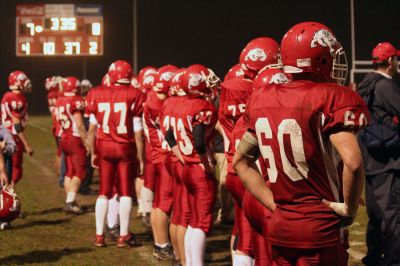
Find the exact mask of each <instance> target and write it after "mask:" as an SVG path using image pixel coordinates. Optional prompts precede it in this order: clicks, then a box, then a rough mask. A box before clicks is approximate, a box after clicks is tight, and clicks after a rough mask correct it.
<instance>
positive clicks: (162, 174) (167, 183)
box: [143, 92, 174, 214]
mask: <svg viewBox="0 0 400 266" xmlns="http://www.w3.org/2000/svg"><path fill="white" fill-rule="evenodd" d="M164 102H165V100H161V99H160V98H158V96H157V94H156V93H155V92H151V93H149V94H148V95H147V98H146V103H145V105H144V108H143V118H144V121H145V124H146V127H147V130H146V131H145V132H146V133H145V134H146V137H147V138H148V139H149V141H150V143H151V147H152V153H151V163H152V164H153V166H154V172H153V174H154V180H155V191H154V192H155V195H154V201H153V208H155V209H156V208H158V209H160V210H162V211H163V212H165V213H167V214H170V213H171V211H172V194H173V190H174V180H173V178H172V176H171V175H170V174H169V172H168V171H167V168H166V165H165V160H166V158H167V156H168V149H167V146H168V144H167V143H166V141H165V140H164V135H163V133H162V132H161V130H160V117H159V114H160V112H161V108H162V106H163V104H164Z"/></svg>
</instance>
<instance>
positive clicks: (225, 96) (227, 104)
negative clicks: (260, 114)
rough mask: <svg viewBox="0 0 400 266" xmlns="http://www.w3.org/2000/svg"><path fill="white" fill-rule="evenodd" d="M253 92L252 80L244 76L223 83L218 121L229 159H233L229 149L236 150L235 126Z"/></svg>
mask: <svg viewBox="0 0 400 266" xmlns="http://www.w3.org/2000/svg"><path fill="white" fill-rule="evenodd" d="M252 92H253V87H252V81H251V80H249V79H244V78H242V77H238V78H233V79H230V80H227V81H224V82H223V83H222V84H221V96H220V104H219V110H218V121H219V123H220V124H221V126H222V129H223V134H222V135H223V137H224V146H225V155H226V157H227V159H228V160H232V155H231V154H230V153H229V151H230V150H234V143H233V142H234V140H233V136H232V132H233V127H234V126H235V124H236V121H238V119H239V118H240V117H241V116H242V115H243V113H244V112H245V111H246V103H247V100H248V99H249V97H250V95H251V94H252ZM228 157H230V158H228Z"/></svg>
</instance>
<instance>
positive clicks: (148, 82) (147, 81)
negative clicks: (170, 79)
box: [140, 73, 156, 93]
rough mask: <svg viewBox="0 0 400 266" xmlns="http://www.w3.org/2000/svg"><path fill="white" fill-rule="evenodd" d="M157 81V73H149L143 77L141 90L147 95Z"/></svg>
mask: <svg viewBox="0 0 400 266" xmlns="http://www.w3.org/2000/svg"><path fill="white" fill-rule="evenodd" d="M155 80H156V73H149V74H147V75H145V76H143V78H142V80H141V82H140V89H141V90H142V91H143V92H144V93H146V92H149V91H151V90H153V86H154V81H155Z"/></svg>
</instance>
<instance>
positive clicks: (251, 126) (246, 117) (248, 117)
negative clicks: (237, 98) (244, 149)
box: [243, 91, 258, 136]
mask: <svg viewBox="0 0 400 266" xmlns="http://www.w3.org/2000/svg"><path fill="white" fill-rule="evenodd" d="M257 94H258V91H255V92H254V93H253V94H252V95H251V96H250V99H249V101H248V102H247V104H246V111H245V112H244V114H243V128H246V130H247V131H249V132H251V133H252V134H253V135H254V136H255V131H256V130H255V121H253V119H252V114H251V112H252V99H254V98H255V97H256V95H257Z"/></svg>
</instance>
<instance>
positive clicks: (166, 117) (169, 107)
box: [160, 96, 188, 162]
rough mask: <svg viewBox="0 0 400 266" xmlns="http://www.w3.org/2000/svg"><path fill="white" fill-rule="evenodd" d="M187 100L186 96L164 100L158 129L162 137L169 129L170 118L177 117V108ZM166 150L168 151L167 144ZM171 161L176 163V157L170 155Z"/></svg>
mask: <svg viewBox="0 0 400 266" xmlns="http://www.w3.org/2000/svg"><path fill="white" fill-rule="evenodd" d="M187 99H188V97H187V96H171V97H169V98H167V99H166V100H165V102H164V104H163V107H162V108H161V112H160V129H161V132H162V134H163V135H164V136H165V134H167V131H168V129H169V128H170V127H171V125H170V121H171V117H177V115H178V112H179V110H178V108H179V107H178V106H182V104H183V102H185V101H186V100H187ZM175 121H176V119H175ZM167 149H168V150H169V149H170V147H169V146H168V144H167ZM171 160H172V161H174V162H176V161H177V160H178V158H176V156H175V155H174V154H173V153H171Z"/></svg>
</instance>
